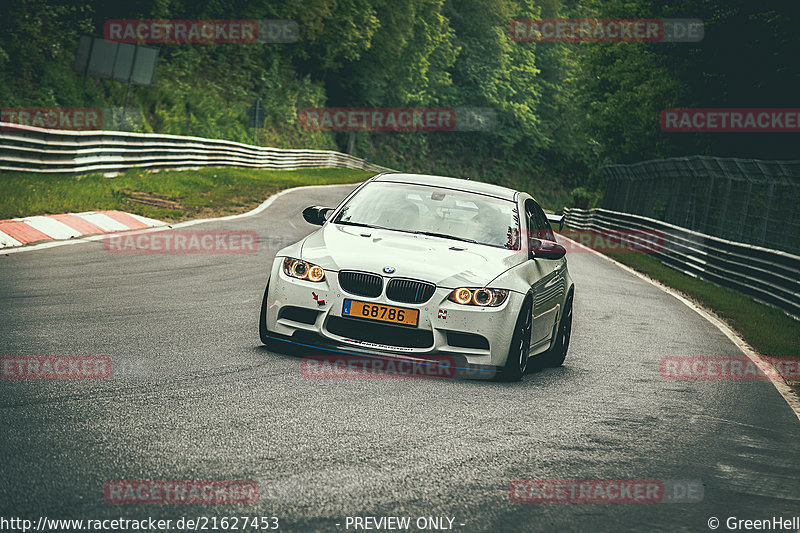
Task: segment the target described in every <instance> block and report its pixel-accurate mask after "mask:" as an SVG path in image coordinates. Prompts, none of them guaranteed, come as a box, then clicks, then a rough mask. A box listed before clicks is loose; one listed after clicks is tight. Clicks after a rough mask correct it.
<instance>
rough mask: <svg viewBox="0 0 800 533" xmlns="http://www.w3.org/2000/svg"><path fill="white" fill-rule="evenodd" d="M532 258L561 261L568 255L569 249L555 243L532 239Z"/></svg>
mask: <svg viewBox="0 0 800 533" xmlns="http://www.w3.org/2000/svg"><path fill="white" fill-rule="evenodd" d="M530 254H531V258H539V259H561V258H562V257H564V256H565V255H566V254H567V249H566V248H564V247H563V246H561V245H560V244H558V243H557V242H553V241H545V240H542V239H537V238H535V237H532V238H531V241H530Z"/></svg>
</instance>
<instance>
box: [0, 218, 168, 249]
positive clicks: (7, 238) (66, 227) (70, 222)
mask: <svg viewBox="0 0 800 533" xmlns="http://www.w3.org/2000/svg"><path fill="white" fill-rule="evenodd" d="M166 225H167V223H166V222H161V221H160V220H155V219H152V218H147V217H143V216H139V215H134V214H132V213H125V212H123V211H87V212H85V213H70V214H66V215H42V216H33V217H24V218H13V219H10V220H0V248H12V247H16V246H23V245H25V244H28V243H32V242H41V241H54V240H63V239H74V238H76V237H82V236H84V235H96V234H98V233H114V232H117V231H129V230H134V229H145V228H154V227H157V226H166Z"/></svg>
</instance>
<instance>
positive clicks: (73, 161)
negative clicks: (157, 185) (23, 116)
mask: <svg viewBox="0 0 800 533" xmlns="http://www.w3.org/2000/svg"><path fill="white" fill-rule="evenodd" d="M209 166H229V167H250V168H274V169H284V170H292V169H297V168H312V167H340V168H354V169H360V170H368V171H374V172H382V171H386V170H390V169H387V168H384V167H380V166H378V165H373V164H372V163H368V162H367V161H365V160H363V159H359V158H358V157H353V156H351V155H348V154H343V153H340V152H335V151H332V150H292V149H281V148H266V147H261V146H251V145H248V144H242V143H237V142H233V141H224V140H218V139H204V138H201V137H184V136H179V135H162V134H152V133H127V132H120V131H65V130H47V129H42V128H35V127H31V126H20V125H16V124H9V123H4V122H0V170H15V171H23V172H111V171H121V170H125V169H127V168H132V167H146V168H192V167H209Z"/></svg>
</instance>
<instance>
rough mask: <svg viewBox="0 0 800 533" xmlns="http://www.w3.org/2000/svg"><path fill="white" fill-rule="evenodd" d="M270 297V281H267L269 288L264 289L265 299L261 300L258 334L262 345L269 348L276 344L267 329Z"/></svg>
mask: <svg viewBox="0 0 800 533" xmlns="http://www.w3.org/2000/svg"><path fill="white" fill-rule="evenodd" d="M268 295H269V280H267V288H266V289H264V299H263V300H261V315H260V318H259V320H258V334H259V336H260V337H261V344H263V345H264V346H266V347H267V348H269V347H271V346H272V345H273V344H275V343H274V342H273V341H272V339H271V338H270V337H269V330H268V329H267V296H268Z"/></svg>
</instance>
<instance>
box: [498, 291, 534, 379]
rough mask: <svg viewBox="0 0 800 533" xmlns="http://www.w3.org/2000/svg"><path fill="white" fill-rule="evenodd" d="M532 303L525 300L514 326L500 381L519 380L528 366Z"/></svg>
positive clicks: (499, 375)
mask: <svg viewBox="0 0 800 533" xmlns="http://www.w3.org/2000/svg"><path fill="white" fill-rule="evenodd" d="M531 326H532V317H531V305H530V302H525V303H524V304H523V305H522V310H520V312H519V317H518V318H517V324H516V326H515V327H514V336H513V337H512V338H511V346H510V348H509V349H508V358H507V359H506V366H505V367H503V370H502V371H501V372H499V373H498V375H497V379H498V380H499V381H519V380H520V379H522V375H523V374H524V373H525V370H526V369H527V367H528V354H529V352H530V348H531V329H532V328H531Z"/></svg>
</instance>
